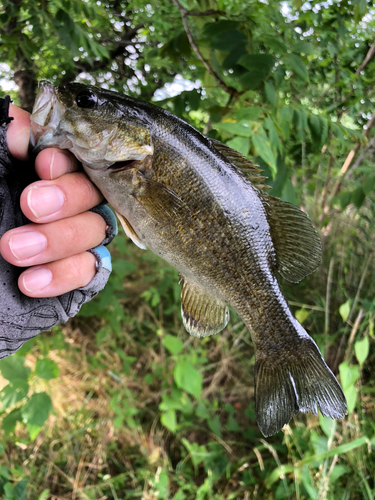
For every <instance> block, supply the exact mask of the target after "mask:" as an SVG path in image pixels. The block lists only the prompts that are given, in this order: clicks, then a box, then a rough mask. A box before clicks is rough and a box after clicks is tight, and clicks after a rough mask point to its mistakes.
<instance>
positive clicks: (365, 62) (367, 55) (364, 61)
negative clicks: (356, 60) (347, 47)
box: [355, 42, 375, 76]
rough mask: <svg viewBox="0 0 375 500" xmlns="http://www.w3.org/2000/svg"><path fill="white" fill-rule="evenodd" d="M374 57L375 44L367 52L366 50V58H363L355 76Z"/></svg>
mask: <svg viewBox="0 0 375 500" xmlns="http://www.w3.org/2000/svg"><path fill="white" fill-rule="evenodd" d="M374 55H375V42H374V43H373V44H372V45H371V47H370V48H369V50H368V52H367V54H366V57H365V58H364V60H363V62H362V64H361V65H360V67H359V68H358V69H357V71H356V72H355V74H356V75H357V76H358V75H359V74H360V72H361V71H362V70H363V69H364V67H365V66H367V64H368V63H369V62H370V61H371V59H372V58H373V57H374Z"/></svg>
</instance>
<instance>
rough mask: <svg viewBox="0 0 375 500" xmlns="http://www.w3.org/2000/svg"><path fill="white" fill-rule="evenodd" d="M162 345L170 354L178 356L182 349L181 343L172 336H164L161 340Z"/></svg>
mask: <svg viewBox="0 0 375 500" xmlns="http://www.w3.org/2000/svg"><path fill="white" fill-rule="evenodd" d="M162 344H163V346H164V347H166V348H167V349H168V351H169V352H170V353H171V354H178V353H179V352H181V351H182V349H183V348H184V344H183V342H181V340H180V339H178V338H177V337H174V336H173V335H166V336H165V337H164V338H163V340H162Z"/></svg>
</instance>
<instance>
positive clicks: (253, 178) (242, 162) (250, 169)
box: [209, 138, 270, 191]
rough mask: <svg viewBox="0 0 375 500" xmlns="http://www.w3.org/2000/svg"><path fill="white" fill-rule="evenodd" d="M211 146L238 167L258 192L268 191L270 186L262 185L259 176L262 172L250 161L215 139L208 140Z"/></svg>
mask: <svg viewBox="0 0 375 500" xmlns="http://www.w3.org/2000/svg"><path fill="white" fill-rule="evenodd" d="M209 140H210V141H211V143H212V145H213V146H215V148H216V149H217V150H218V151H219V152H220V153H221V154H222V155H223V156H225V158H226V159H227V160H229V161H230V162H231V163H233V165H235V166H236V167H238V168H239V169H240V170H241V172H242V173H243V174H244V176H245V177H246V178H247V179H248V180H249V181H250V182H251V184H253V185H254V186H255V187H256V188H257V189H259V190H260V191H265V190H267V189H270V186H267V185H266V184H264V181H265V179H267V177H264V176H262V175H259V174H260V173H261V172H263V170H261V169H260V168H259V167H258V166H257V165H254V163H252V162H251V161H250V160H248V159H247V158H246V156H244V155H243V154H241V153H239V152H238V151H236V150H235V149H232V148H230V147H229V146H227V145H226V144H223V143H222V142H220V141H217V140H216V139H211V138H210V139H209Z"/></svg>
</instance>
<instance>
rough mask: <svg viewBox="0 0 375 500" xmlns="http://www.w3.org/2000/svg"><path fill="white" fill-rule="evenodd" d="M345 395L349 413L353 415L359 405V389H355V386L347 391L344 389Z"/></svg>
mask: <svg viewBox="0 0 375 500" xmlns="http://www.w3.org/2000/svg"><path fill="white" fill-rule="evenodd" d="M343 391H344V395H345V398H346V403H347V406H348V413H349V415H350V414H351V413H353V411H354V409H355V405H356V403H357V389H356V388H355V386H354V385H352V386H350V387H348V388H347V389H343Z"/></svg>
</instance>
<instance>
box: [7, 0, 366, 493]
mask: <svg viewBox="0 0 375 500" xmlns="http://www.w3.org/2000/svg"><path fill="white" fill-rule="evenodd" d="M78 6H79V7H78ZM374 14H375V11H374V9H373V6H372V2H367V1H366V0H356V1H352V2H346V1H341V2H340V1H334V2H327V3H324V4H320V3H317V2H310V3H305V4H302V3H301V2H299V1H297V0H296V1H295V2H283V3H280V2H275V1H269V2H268V3H263V2H258V1H250V0H245V1H241V2H237V1H236V0H219V1H217V2H216V1H214V0H184V1H180V2H179V3H178V2H177V1H173V2H168V1H167V0H160V1H157V2H154V3H152V4H151V3H148V2H145V1H144V0H134V1H129V2H126V1H121V0H113V1H108V2H106V3H100V2H94V1H91V0H87V1H85V2H74V1H70V0H50V1H38V0H26V1H23V2H20V1H12V2H10V1H8V0H3V2H2V3H0V47H1V52H2V62H3V63H4V64H5V63H6V64H8V65H9V67H10V72H9V70H7V69H6V68H5V66H4V68H5V69H4V70H2V69H0V71H4V74H3V75H1V76H6V75H7V76H9V74H11V75H12V77H14V79H15V80H16V81H18V83H19V85H20V88H19V93H17V92H13V93H12V95H13V96H14V98H15V99H19V100H18V101H17V102H19V103H21V104H22V105H24V106H25V107H27V106H29V105H30V101H29V100H28V95H29V93H28V91H29V90H30V89H31V90H33V88H34V87H33V85H34V84H33V81H34V80H38V79H41V78H45V79H49V80H51V81H53V82H62V81H66V80H72V79H74V78H77V79H79V80H80V81H86V82H87V81H89V82H93V83H96V84H98V85H106V86H108V87H109V88H111V89H115V90H120V91H122V92H127V93H129V94H131V95H137V96H139V97H140V98H143V99H149V100H151V99H152V98H153V95H154V94H155V92H156V95H157V96H159V98H160V97H162V98H163V100H161V101H159V103H158V104H160V105H161V106H163V107H166V108H167V109H170V110H171V111H172V112H174V113H176V114H177V115H179V116H181V117H182V118H184V119H186V120H187V121H189V122H190V123H192V124H193V125H195V126H196V127H197V128H198V129H200V130H201V131H203V132H204V133H205V134H207V135H209V136H211V137H215V138H218V139H220V140H222V141H224V142H226V143H227V144H228V145H230V146H231V147H233V148H235V149H237V150H239V151H241V152H242V153H243V154H246V155H249V157H251V158H252V159H253V160H254V161H255V162H256V163H258V164H260V165H261V168H262V169H264V171H265V175H267V176H268V181H267V182H268V183H269V185H271V186H272V189H271V194H274V195H275V196H279V197H281V198H282V199H284V200H287V201H291V202H294V203H296V204H298V205H299V206H302V207H303V208H304V209H305V210H306V211H308V213H309V214H310V216H311V218H312V219H313V220H314V223H315V225H316V227H317V229H318V231H319V233H320V235H321V238H322V242H323V248H324V255H323V263H322V265H321V266H320V267H319V269H318V270H317V271H316V272H315V273H314V274H313V275H311V276H309V277H308V278H306V279H305V280H303V281H302V282H301V283H300V284H299V285H290V284H288V283H287V282H284V281H283V283H282V284H283V289H284V291H285V295H286V297H287V298H288V300H289V303H290V304H291V307H292V309H293V312H294V313H295V314H296V316H297V318H298V320H299V321H300V322H302V323H303V326H304V327H305V328H306V329H307V330H308V332H309V333H310V334H311V335H312V336H313V337H314V339H315V340H316V342H317V343H318V345H319V347H320V348H321V350H322V352H324V355H325V359H326V360H327V362H328V364H329V365H330V366H331V368H332V369H333V370H334V372H335V373H336V374H337V376H338V377H339V378H340V381H341V384H342V387H343V389H344V392H345V395H346V397H347V400H348V407H349V415H348V417H347V418H346V419H344V420H343V421H337V422H335V421H331V420H330V419H326V418H323V417H321V416H319V417H315V416H313V415H298V416H297V417H296V418H295V419H294V420H293V421H292V422H291V423H290V425H288V426H286V427H285V428H284V430H283V432H282V433H278V434H277V435H275V436H273V437H271V438H268V439H264V438H263V437H262V435H261V434H260V432H259V430H258V428H257V425H256V423H255V416H254V404H253V348H252V344H251V339H250V335H249V332H248V331H247V330H246V329H245V328H244V326H243V323H242V322H241V320H240V318H238V316H236V314H235V313H233V312H232V314H231V321H230V323H229V325H228V328H227V329H226V330H225V331H224V332H223V333H222V334H220V335H216V336H214V337H212V338H206V339H204V340H199V339H195V338H192V337H189V336H188V334H187V333H186V332H185V331H184V329H183V327H182V324H181V319H180V312H179V310H180V303H179V293H180V287H179V285H178V277H177V272H176V271H175V270H173V269H171V268H170V267H169V266H167V265H166V264H165V263H164V262H163V261H161V260H160V259H158V258H157V257H155V256H154V255H152V254H150V253H149V252H147V251H146V252H143V251H141V250H140V249H138V248H136V247H135V246H134V245H133V244H132V243H130V242H129V240H128V239H127V238H126V237H125V235H124V234H123V233H120V235H119V236H118V237H117V238H116V239H115V241H114V242H113V243H112V244H111V251H112V255H113V267H114V271H113V274H112V276H111V279H110V282H109V283H108V286H107V287H106V288H105V290H104V291H103V292H101V293H100V294H99V296H98V297H97V298H95V299H94V300H93V301H92V302H91V303H89V304H87V305H86V306H85V307H84V308H83V309H82V312H81V313H80V314H79V315H78V316H77V317H76V318H75V319H73V320H71V321H70V322H69V323H68V324H67V325H65V326H60V327H58V328H55V329H54V330H53V331H52V332H49V333H45V334H42V335H40V336H39V337H38V338H36V339H35V340H33V341H30V342H28V343H27V344H26V345H25V346H24V347H23V348H22V349H21V350H20V351H19V352H18V353H17V354H16V355H13V356H11V357H9V358H6V359H4V360H2V361H1V362H0V372H1V375H2V378H1V379H0V387H1V391H0V401H1V405H2V406H1V410H0V433H1V445H0V495H2V498H4V500H22V499H25V500H26V499H28V500H47V499H51V500H57V499H59V500H62V499H64V500H65V499H69V500H75V499H80V500H81V499H84V500H88V499H90V500H93V499H98V500H99V499H103V500H104V499H108V500H109V499H110V500H112V499H113V500H123V499H136V498H142V499H144V500H151V499H152V500H154V499H155V500H156V499H167V498H168V499H169V498H170V499H174V500H185V499H186V500H193V499H198V500H211V499H217V500H219V499H220V500H221V499H228V500H229V499H244V500H245V499H246V500H250V499H258V500H268V499H270V500H271V499H277V500H278V499H296V500H307V499H314V500H315V499H316V500H337V499H343V500H349V499H350V500H360V499H366V500H370V499H372V498H374V494H375V457H374V453H373V448H374V447H375V424H374V421H375V404H374V393H375V383H374V378H373V371H374V368H375V353H374V320H375V301H374V296H375V268H374V259H373V256H374V254H373V248H374V239H375V224H374V214H375V197H374V186H375V175H374V170H373V163H374V141H375V139H374V127H373V125H374V122H375V112H374V102H375V91H374V88H375V87H374V76H373V75H374V70H375V59H374V58H373V56H374V53H375V42H374V35H373V33H374V28H375V20H374V19H375V18H374ZM183 21H184V23H183ZM72 56H73V57H72ZM2 67H3V66H1V68H2ZM5 74H6V75H5ZM177 75H181V76H182V77H183V78H186V79H188V80H190V81H191V82H194V83H195V88H193V89H192V88H191V87H187V88H185V89H183V88H182V89H181V88H180V89H179V91H178V93H177V95H174V96H172V97H171V94H170V93H168V91H165V87H164V85H165V84H168V83H171V82H173V81H174V80H175V79H176V81H178V76H177ZM161 89H162V90H161ZM163 89H164V90H163ZM167 90H168V87H167ZM296 244H298V242H296ZM228 279H230V277H228Z"/></svg>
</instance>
